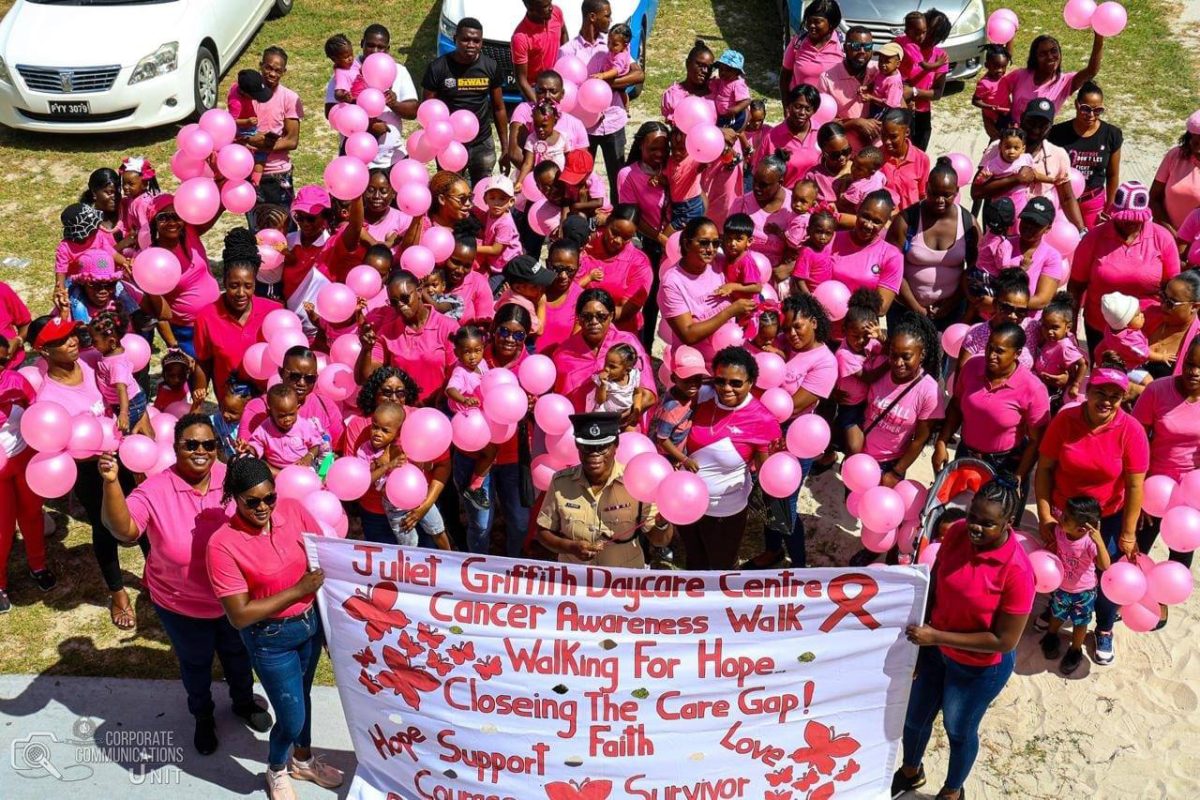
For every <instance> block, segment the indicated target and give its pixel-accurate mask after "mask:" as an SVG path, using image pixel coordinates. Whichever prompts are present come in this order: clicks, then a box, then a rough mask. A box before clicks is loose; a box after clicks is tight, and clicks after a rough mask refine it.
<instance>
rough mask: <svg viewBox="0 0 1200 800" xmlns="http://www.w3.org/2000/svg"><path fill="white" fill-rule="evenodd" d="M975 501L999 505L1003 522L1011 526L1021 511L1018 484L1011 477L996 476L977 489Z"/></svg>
mask: <svg viewBox="0 0 1200 800" xmlns="http://www.w3.org/2000/svg"><path fill="white" fill-rule="evenodd" d="M975 500H986V501H987V502H989V503H999V504H1000V508H1001V509H1002V510H1003V514H1004V522H1005V523H1006V524H1008V525H1012V524H1014V523H1015V522H1016V521H1017V514H1018V513H1020V511H1021V489H1020V484H1018V483H1017V481H1016V479H1015V478H1013V477H1012V476H1011V475H997V476H996V477H994V478H992V479H991V480H990V481H988V482H987V483H985V484H984V485H983V486H981V487H979V491H978V492H976V493H975Z"/></svg>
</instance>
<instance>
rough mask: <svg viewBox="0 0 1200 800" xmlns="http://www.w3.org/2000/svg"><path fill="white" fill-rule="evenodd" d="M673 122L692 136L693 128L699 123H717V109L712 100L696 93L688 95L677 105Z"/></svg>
mask: <svg viewBox="0 0 1200 800" xmlns="http://www.w3.org/2000/svg"><path fill="white" fill-rule="evenodd" d="M672 116H673V120H672V121H673V122H674V123H675V127H677V128H679V130H681V131H683V132H684V134H685V135H688V136H690V135H691V132H692V128H695V127H697V126H699V125H716V124H717V109H716V106H714V105H713V104H712V103H711V102H710V101H708V100H705V99H703V98H700V97H696V96H695V95H688V96H687V97H685V98H683V99H682V100H680V101H679V105H677V106H675V113H674V114H673V115H672Z"/></svg>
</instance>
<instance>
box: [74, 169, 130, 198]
mask: <svg viewBox="0 0 1200 800" xmlns="http://www.w3.org/2000/svg"><path fill="white" fill-rule="evenodd" d="M108 186H111V187H113V189H115V190H116V193H117V194H116V197H117V206H118V207H119V206H120V204H121V176H120V175H118V174H117V171H116V170H115V169H109V168H108V167H101V168H100V169H97V170H94V171H93V172H92V174H91V175H89V176H88V182H87V188H86V189H84V191H83V194H81V195H79V202H81V203H86V204H87V205H89V206H95V205H96V192H98V191H100V190H101V189H103V188H105V187H108Z"/></svg>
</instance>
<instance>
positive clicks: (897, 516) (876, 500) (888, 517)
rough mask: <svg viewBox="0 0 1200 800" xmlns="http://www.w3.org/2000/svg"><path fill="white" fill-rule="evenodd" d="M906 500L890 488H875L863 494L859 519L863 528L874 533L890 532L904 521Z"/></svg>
mask: <svg viewBox="0 0 1200 800" xmlns="http://www.w3.org/2000/svg"><path fill="white" fill-rule="evenodd" d="M905 511H906V509H905V506H904V498H903V497H901V496H900V493H899V492H897V491H896V490H895V489H892V488H891V487H888V486H875V487H872V488H870V489H867V490H866V491H865V492H864V493H863V499H862V504H861V505H860V506H859V517H860V518H861V519H862V523H863V527H864V528H870V529H871V530H873V531H890V530H892V529H893V528H895V527H897V526H898V525H899V524H900V523H901V522H903V521H904V512H905Z"/></svg>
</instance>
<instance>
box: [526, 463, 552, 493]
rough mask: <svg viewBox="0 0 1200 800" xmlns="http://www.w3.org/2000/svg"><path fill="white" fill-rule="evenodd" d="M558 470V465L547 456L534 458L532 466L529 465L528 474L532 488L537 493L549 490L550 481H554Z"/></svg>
mask: <svg viewBox="0 0 1200 800" xmlns="http://www.w3.org/2000/svg"><path fill="white" fill-rule="evenodd" d="M558 470H559V465H558V463H557V462H556V461H555V460H554V459H553V458H551V457H550V456H549V455H548V454H542V455H540V456H535V457H534V459H533V464H531V465H530V473H531V474H532V476H533V488H535V489H537V490H538V491H539V492H544V491H546V490H547V489H549V488H550V481H552V480H554V474H555V473H556V472H558Z"/></svg>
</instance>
